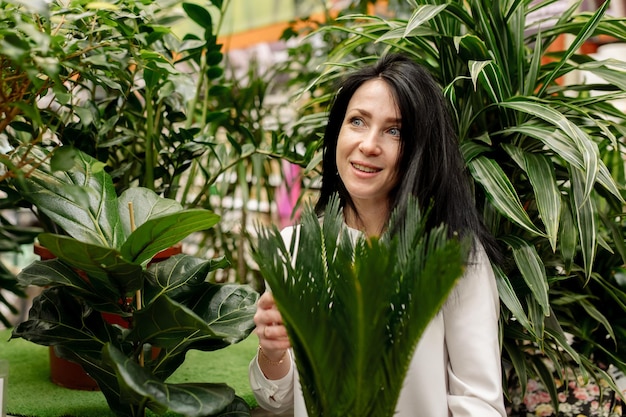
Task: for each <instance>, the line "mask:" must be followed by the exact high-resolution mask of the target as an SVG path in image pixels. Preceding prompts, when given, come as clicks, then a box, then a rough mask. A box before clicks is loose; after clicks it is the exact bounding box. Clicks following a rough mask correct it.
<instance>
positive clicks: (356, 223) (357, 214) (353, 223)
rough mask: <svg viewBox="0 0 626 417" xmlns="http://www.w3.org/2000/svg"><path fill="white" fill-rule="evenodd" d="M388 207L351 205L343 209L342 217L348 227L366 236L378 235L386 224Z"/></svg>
mask: <svg viewBox="0 0 626 417" xmlns="http://www.w3.org/2000/svg"><path fill="white" fill-rule="evenodd" d="M387 218H388V209H387V207H380V205H374V206H371V207H357V211H355V210H354V209H352V208H351V207H346V208H345V209H344V219H345V222H346V224H347V225H348V227H351V228H353V229H357V230H360V231H362V232H363V233H365V235H366V236H368V237H372V236H380V235H381V234H382V233H383V231H384V230H385V226H386V225H387Z"/></svg>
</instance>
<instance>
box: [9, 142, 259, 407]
mask: <svg viewBox="0 0 626 417" xmlns="http://www.w3.org/2000/svg"><path fill="white" fill-rule="evenodd" d="M21 151H23V152H21ZM26 154H33V160H34V161H37V163H38V165H35V166H30V167H28V168H30V169H26V166H24V170H23V171H21V172H20V173H17V175H16V179H15V181H14V182H13V185H14V186H15V188H16V189H19V190H20V192H21V194H22V195H23V196H27V198H28V200H29V201H30V202H31V203H32V204H33V205H34V206H35V207H36V209H37V211H38V212H39V213H41V214H42V215H45V216H46V217H47V218H48V219H49V220H50V221H51V222H53V223H54V225H56V226H57V227H58V228H60V229H59V232H58V233H61V232H63V234H53V233H44V234H41V235H39V241H40V243H41V244H43V245H44V246H45V247H46V248H47V249H49V250H50V251H51V252H52V253H53V254H54V255H56V257H57V258H56V259H52V260H46V261H35V262H34V263H33V264H31V265H30V266H28V267H26V268H25V269H24V270H23V271H22V272H21V273H20V274H19V275H18V280H19V282H20V283H21V284H22V285H38V286H42V287H45V289H44V290H43V292H42V294H41V295H40V296H38V297H37V298H36V299H35V300H34V302H33V307H32V308H31V310H30V312H29V317H28V320H26V321H25V322H23V323H21V324H19V325H18V326H17V327H16V328H15V329H14V330H13V337H22V338H24V339H27V340H30V341H32V342H35V343H38V344H42V345H50V346H54V347H55V351H56V353H57V354H58V355H59V356H60V357H63V358H65V359H68V360H71V361H74V362H77V363H79V364H80V365H81V366H82V367H83V368H84V369H85V370H86V371H87V372H88V373H89V375H90V376H91V377H92V378H94V379H95V380H96V381H97V382H98V385H99V387H100V389H101V391H102V393H103V394H104V395H105V397H106V399H107V402H108V404H109V406H110V408H111V409H112V410H113V411H114V412H115V413H116V414H118V415H120V416H141V415H144V413H145V410H146V408H149V409H151V410H153V411H155V412H157V413H161V412H164V411H166V410H172V411H175V412H177V413H180V414H183V415H188V416H205V415H221V414H222V413H226V412H230V413H235V414H239V415H248V413H249V409H248V406H247V405H246V403H245V402H244V401H243V400H241V399H240V398H238V397H236V396H235V394H234V391H233V390H232V389H231V388H230V387H228V386H226V385H224V384H208V383H198V384H168V383H167V382H165V380H166V379H167V377H168V376H169V375H171V374H172V372H174V370H175V369H176V368H177V367H178V366H179V365H181V364H182V362H183V361H184V358H185V354H186V352H187V351H188V350H189V349H199V350H215V349H220V348H224V347H226V346H228V345H230V344H232V343H236V342H238V341H240V340H242V339H244V338H245V337H247V336H248V334H249V333H250V332H251V330H252V328H253V326H254V324H253V322H252V315H253V314H254V310H255V302H256V298H257V293H256V292H255V291H254V290H252V289H251V288H249V287H247V286H242V285H229V284H224V285H218V284H214V283H211V282H209V281H208V280H207V277H208V274H209V273H210V272H211V271H213V270H215V269H216V268H221V267H224V266H226V265H227V262H225V261H224V260H223V259H212V260H203V259H199V258H195V257H192V256H188V255H175V256H173V257H171V258H169V259H167V260H165V261H162V262H159V263H156V264H153V265H151V266H149V267H147V264H148V263H149V261H150V260H151V259H152V258H153V256H154V255H155V254H157V253H158V252H160V251H161V250H163V249H165V248H168V247H170V246H171V245H174V244H177V243H179V242H181V241H182V240H183V239H184V238H185V237H186V236H188V235H189V234H190V233H193V232H194V231H199V230H204V229H206V228H209V227H212V226H213V225H215V224H216V223H217V222H218V220H219V218H218V216H216V215H215V214H213V213H212V212H210V211H207V210H202V209H193V210H183V209H182V208H181V206H180V205H179V204H178V203H177V202H175V201H173V200H169V199H165V198H162V197H159V196H157V195H156V194H155V193H154V192H153V191H151V190H148V189H145V188H140V187H138V188H130V189H128V190H127V191H125V192H124V193H123V194H122V195H120V196H119V197H118V196H117V195H116V193H115V188H114V186H113V183H112V180H111V177H110V176H109V175H108V174H107V173H106V172H105V171H104V170H103V164H101V163H99V162H98V161H96V160H94V159H93V158H91V157H89V156H88V155H86V154H84V153H82V152H80V151H71V152H70V154H71V155H72V157H71V158H70V159H71V160H73V161H74V165H73V166H72V167H71V168H70V169H67V170H65V171H54V170H52V169H51V164H52V165H54V160H53V161H52V163H44V164H40V161H42V160H43V161H46V160H47V158H46V155H45V154H42V150H41V149H40V148H36V147H28V148H26V149H21V148H20V149H18V150H17V152H16V155H15V157H16V158H20V159H21V161H22V162H24V161H26V160H27V158H28V157H27V156H26ZM65 154H66V152H58V153H56V154H55V155H56V157H57V158H59V157H60V156H63V155H65ZM21 174H23V175H21ZM129 203H132V206H133V207H134V209H133V210H130V211H129ZM103 313H108V314H113V315H117V316H118V317H119V318H121V319H122V320H124V321H126V322H127V323H128V326H120V325H113V324H111V323H110V322H108V321H106V320H104V318H103V315H102V314H103ZM149 347H152V348H156V349H158V352H157V353H156V354H155V355H154V356H153V355H151V354H150V350H149V349H147V348H149ZM146 351H147V353H146ZM148 382H150V383H149V384H148Z"/></svg>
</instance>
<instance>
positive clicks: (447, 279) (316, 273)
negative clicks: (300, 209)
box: [254, 199, 470, 417]
mask: <svg viewBox="0 0 626 417" xmlns="http://www.w3.org/2000/svg"><path fill="white" fill-rule="evenodd" d="M407 211H408V212H409V213H416V214H415V216H412V218H408V219H407V220H406V222H405V223H402V222H396V219H395V218H392V220H391V224H390V228H389V229H390V230H395V229H397V230H398V231H397V233H394V234H393V235H391V234H386V235H383V237H381V238H376V237H372V238H365V236H364V235H361V234H359V235H356V233H357V232H356V231H354V230H351V229H347V228H346V227H345V225H344V223H343V214H342V213H341V210H340V208H339V204H338V200H337V199H334V200H333V201H331V203H330V204H329V207H328V209H327V210H326V213H325V215H324V219H323V221H320V220H319V219H318V218H317V216H316V215H315V213H314V212H313V210H311V209H310V208H308V209H307V210H306V212H305V214H304V216H303V218H302V225H301V226H299V228H298V229H297V230H296V232H295V233H294V234H293V237H292V240H291V242H287V244H286V243H285V242H284V241H283V238H282V237H281V234H280V232H279V231H278V229H277V228H276V227H274V228H273V229H261V230H260V233H259V238H258V243H257V245H256V246H255V251H254V259H255V260H256V262H257V263H258V265H259V269H260V271H261V273H262V275H263V277H264V278H265V279H266V280H267V283H268V284H269V286H270V287H271V289H272V293H273V296H274V299H275V301H276V305H277V306H278V309H279V310H280V312H281V314H282V317H283V320H284V323H285V326H286V328H287V332H288V334H289V338H290V340H291V343H292V346H293V350H294V353H295V356H296V358H297V360H296V365H297V368H298V372H299V376H300V382H301V385H302V390H303V394H304V399H305V403H306V407H307V410H308V414H309V415H310V416H343V417H345V416H360V417H363V416H371V417H373V416H376V417H381V416H393V415H394V413H395V408H396V403H397V401H398V397H399V395H400V390H401V388H402V385H403V381H404V377H405V375H406V372H407V370H408V367H409V363H410V361H411V358H412V356H413V352H414V350H415V347H416V346H417V342H418V341H419V339H420V337H421V335H422V334H423V332H424V330H425V329H426V327H427V325H428V323H429V322H430V321H431V320H432V318H433V317H435V315H436V314H437V312H438V311H439V309H440V308H441V307H442V305H443V304H444V302H445V300H446V299H447V297H448V294H449V292H450V291H451V289H452V288H453V286H454V284H455V283H456V281H457V279H458V278H459V277H460V276H461V275H462V273H463V270H464V266H465V263H466V259H467V255H468V253H469V252H468V251H469V247H470V246H469V241H468V240H467V239H459V238H457V237H454V238H449V237H448V231H447V229H446V228H445V227H443V226H441V227H437V228H434V229H431V230H429V229H427V228H426V222H425V220H426V216H421V215H420V214H419V207H418V205H417V203H416V202H415V201H413V202H412V206H411V207H410V208H409V210H407ZM424 294H428V297H424V296H423V295H424ZM329 352H330V354H329ZM338 369H340V370H341V372H337V370H338Z"/></svg>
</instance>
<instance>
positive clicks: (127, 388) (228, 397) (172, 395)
mask: <svg viewBox="0 0 626 417" xmlns="http://www.w3.org/2000/svg"><path fill="white" fill-rule="evenodd" d="M102 356H103V358H104V360H105V361H107V362H108V364H109V365H110V366H111V367H112V368H113V369H114V370H115V373H116V375H117V379H118V383H119V386H120V391H121V395H122V396H123V397H125V398H126V399H128V400H129V401H130V402H131V403H133V404H146V405H147V407H148V408H150V409H151V410H153V411H155V412H157V413H159V414H161V413H164V412H165V411H167V410H171V411H174V412H176V413H180V414H182V415H184V416H189V417H201V416H213V415H218V414H219V413H220V412H221V411H222V410H224V409H225V408H226V407H227V406H228V405H229V404H231V403H232V402H233V401H234V400H235V391H234V390H233V389H232V388H230V387H229V386H228V385H226V384H211V383H196V384H193V383H188V384H167V383H164V382H162V381H160V380H158V379H156V378H154V376H152V375H151V374H150V373H149V372H148V371H147V370H146V369H144V368H142V367H141V366H139V364H138V363H136V362H134V361H132V360H131V359H129V358H128V357H126V355H124V354H123V353H122V352H120V351H119V350H118V349H116V348H115V347H114V346H112V345H110V344H107V345H106V346H105V347H104V349H103V352H102Z"/></svg>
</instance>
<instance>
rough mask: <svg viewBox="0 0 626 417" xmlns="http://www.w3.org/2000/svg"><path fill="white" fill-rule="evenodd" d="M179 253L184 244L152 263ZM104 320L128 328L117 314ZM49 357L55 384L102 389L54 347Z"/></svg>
mask: <svg viewBox="0 0 626 417" xmlns="http://www.w3.org/2000/svg"><path fill="white" fill-rule="evenodd" d="M33 251H34V253H35V254H36V255H38V256H39V258H40V259H41V260H42V261H45V260H49V259H54V258H56V256H54V254H53V253H52V252H50V251H49V250H48V249H47V248H46V247H45V246H42V245H40V244H39V243H35V244H34V248H33ZM179 253H182V244H180V243H179V244H177V245H174V246H172V247H170V248H167V249H164V250H162V251H161V252H159V253H157V254H156V255H155V256H154V257H153V258H152V261H151V262H150V263H155V262H160V261H164V260H165V259H167V258H169V257H171V256H174V255H177V254H179ZM79 273H80V271H79ZM102 318H103V319H104V320H106V321H107V322H108V323H110V324H117V325H120V326H122V327H126V328H127V327H128V322H127V321H126V320H124V319H123V318H122V317H120V316H118V315H116V314H109V313H102ZM158 353H159V349H158V348H153V349H152V357H153V358H155V357H156V356H158ZM48 355H49V357H50V380H51V381H52V382H53V383H54V384H56V385H59V386H61V387H64V388H69V389H74V390H82V391H98V390H99V389H100V388H99V387H98V384H97V383H96V381H95V380H94V379H93V378H91V377H90V376H89V375H88V374H87V373H86V372H85V371H84V370H83V368H82V366H80V365H79V364H77V363H74V362H71V361H68V360H67V359H63V358H60V357H58V356H57V354H56V352H55V351H54V346H49V347H48Z"/></svg>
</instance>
